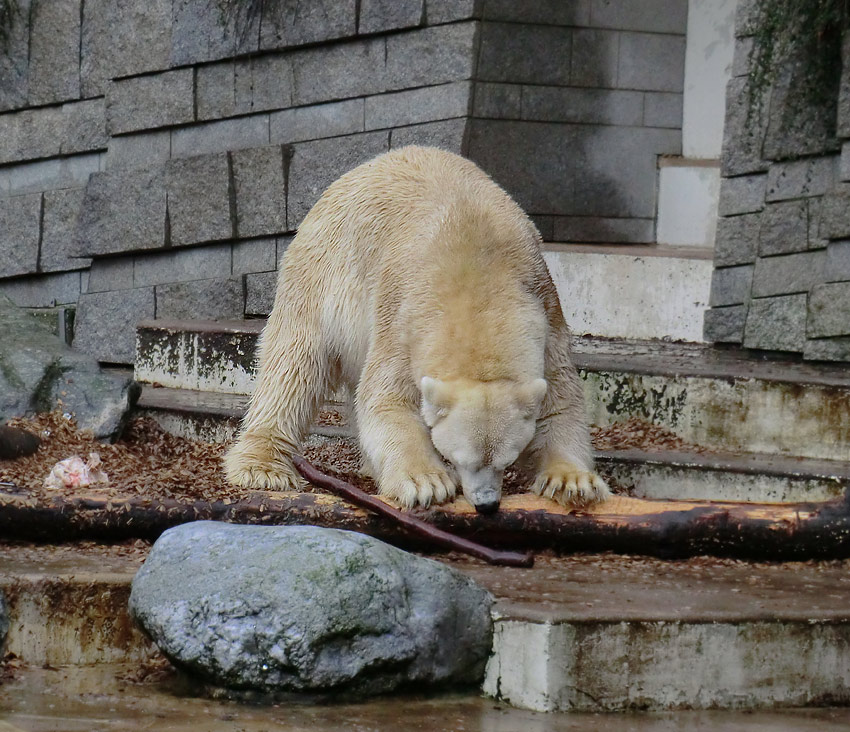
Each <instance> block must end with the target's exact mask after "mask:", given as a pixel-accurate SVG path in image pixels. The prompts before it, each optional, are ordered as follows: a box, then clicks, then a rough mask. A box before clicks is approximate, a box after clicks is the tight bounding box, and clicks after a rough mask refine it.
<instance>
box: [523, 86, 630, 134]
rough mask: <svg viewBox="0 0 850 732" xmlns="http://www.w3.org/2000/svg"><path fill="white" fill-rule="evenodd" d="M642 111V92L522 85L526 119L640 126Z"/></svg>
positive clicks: (524, 117)
mask: <svg viewBox="0 0 850 732" xmlns="http://www.w3.org/2000/svg"><path fill="white" fill-rule="evenodd" d="M643 113H644V100H643V94H642V93H641V92H632V91H619V90H617V89H574V88H569V87H558V86H524V87H523V88H522V119H525V120H538V121H541V122H575V123H582V124H607V125H629V126H634V127H640V126H641V125H642V123H643Z"/></svg>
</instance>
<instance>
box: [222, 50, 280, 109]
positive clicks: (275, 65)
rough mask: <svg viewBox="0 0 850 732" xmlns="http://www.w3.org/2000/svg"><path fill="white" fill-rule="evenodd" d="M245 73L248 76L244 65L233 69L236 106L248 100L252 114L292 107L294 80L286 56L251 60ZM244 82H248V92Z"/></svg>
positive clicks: (269, 56) (260, 57)
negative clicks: (243, 100)
mask: <svg viewBox="0 0 850 732" xmlns="http://www.w3.org/2000/svg"><path fill="white" fill-rule="evenodd" d="M248 71H249V73H250V75H248V74H246V73H245V69H244V65H243V64H237V65H236V70H235V73H236V77H235V89H236V102H237V104H241V100H242V99H247V98H250V104H251V110H252V111H254V112H260V111H264V110H271V109H281V108H282V107H290V106H292V99H293V89H294V86H295V78H294V73H293V69H292V60H291V58H290V57H289V56H288V55H274V54H269V55H266V56H258V57H257V58H252V59H251V60H250V63H249V65H248ZM247 82H250V88H246V86H247Z"/></svg>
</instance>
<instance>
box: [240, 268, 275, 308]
mask: <svg viewBox="0 0 850 732" xmlns="http://www.w3.org/2000/svg"><path fill="white" fill-rule="evenodd" d="M276 290H277V272H259V273H256V274H247V275H245V315H268V314H269V313H270V312H271V311H272V307H273V306H274V296H275V292H276Z"/></svg>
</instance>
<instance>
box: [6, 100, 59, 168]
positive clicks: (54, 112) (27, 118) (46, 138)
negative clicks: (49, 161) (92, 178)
mask: <svg viewBox="0 0 850 732" xmlns="http://www.w3.org/2000/svg"><path fill="white" fill-rule="evenodd" d="M63 132H64V120H63V118H62V108H61V107H39V108H37V109H25V110H22V111H20V112H10V113H8V114H3V115H0V164H2V163H14V162H17V161H19V160H36V159H38V158H48V157H52V156H54V155H58V154H59V153H60V148H61V144H62V138H63Z"/></svg>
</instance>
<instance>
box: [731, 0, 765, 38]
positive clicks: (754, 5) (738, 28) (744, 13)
mask: <svg viewBox="0 0 850 732" xmlns="http://www.w3.org/2000/svg"><path fill="white" fill-rule="evenodd" d="M758 13H759V3H758V0H738V5H737V7H736V8H735V36H736V37H738V38H741V37H745V36H751V35H753V34H754V33H755V32H756V30H757V28H758Z"/></svg>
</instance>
